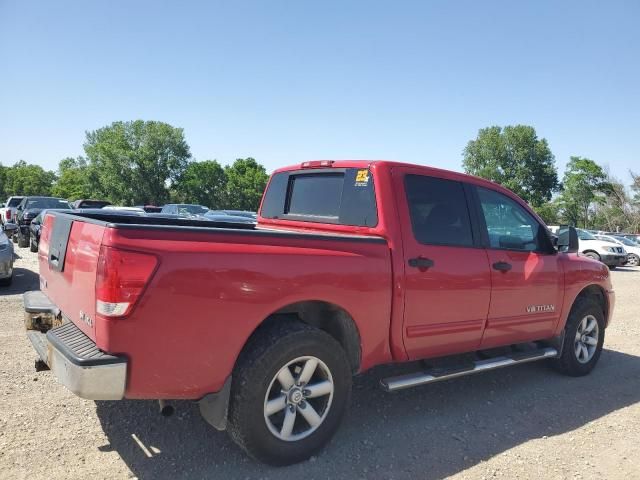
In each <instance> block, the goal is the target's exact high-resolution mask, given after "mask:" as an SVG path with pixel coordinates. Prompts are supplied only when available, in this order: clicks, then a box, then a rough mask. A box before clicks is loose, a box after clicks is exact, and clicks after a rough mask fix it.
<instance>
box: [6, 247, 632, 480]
mask: <svg viewBox="0 0 640 480" xmlns="http://www.w3.org/2000/svg"><path fill="white" fill-rule="evenodd" d="M18 253H19V255H20V256H21V258H19V259H18V260H17V262H16V271H15V279H14V284H13V286H12V287H11V288H9V289H6V288H5V289H2V290H0V407H1V411H2V415H1V416H0V478H10V479H18V478H25V479H26V478H28V479H40V478H42V479H45V478H46V479H51V478H56V479H57V478H83V479H85V478H91V479H99V478H109V479H118V478H134V477H138V478H141V479H151V478H153V479H160V478H213V479H236V478H238V479H245V478H263V479H268V478H272V479H275V478H283V477H284V478H304V479H305V480H309V479H316V478H317V479H337V478H348V479H352V478H397V479H401V478H407V479H408V478H424V479H426V478H445V477H452V478H457V479H484V478H487V479H488V478H494V477H498V478H505V479H516V478H518V479H528V478H531V479H541V478H544V479H555V478H558V479H563V478H571V479H573V478H580V479H589V478H593V479H604V478H607V479H618V478H620V479H625V480H631V479H638V478H640V342H639V341H638V339H639V338H640V325H639V324H638V322H639V320H640V269H631V268H625V269H620V270H618V271H615V272H613V274H612V275H613V283H614V287H615V289H616V292H617V302H618V303H617V307H616V313H615V317H614V322H613V325H612V326H611V327H610V328H609V329H608V330H607V338H606V341H605V351H604V352H603V355H602V357H601V360H600V364H599V365H598V368H596V370H595V371H594V372H593V373H592V374H591V375H590V376H588V377H585V378H567V377H563V376H560V375H558V374H556V373H555V372H554V371H552V370H550V369H548V368H546V366H545V365H542V364H530V365H523V366H518V367H513V368H511V369H504V370H500V371H494V372H489V373H486V374H483V375H478V376H474V377H467V378H463V379H459V380H452V381H449V382H443V383H441V384H435V385H432V386H425V387H422V388H417V389H413V390H408V391H404V392H401V393H396V394H387V393H384V392H383V391H381V390H380V389H379V388H378V385H377V383H378V380H379V378H380V377H382V376H384V374H385V370H388V368H387V367H385V368H380V369H376V370H374V371H372V372H369V373H367V374H366V375H362V376H360V377H359V378H357V379H356V381H355V391H354V401H353V404H352V408H351V411H350V413H349V414H348V417H347V418H346V420H345V422H344V424H343V426H342V428H341V430H340V431H339V432H338V434H337V435H336V437H335V438H334V440H333V441H332V442H331V444H330V445H329V447H328V448H327V449H325V451H324V452H323V453H322V454H321V455H320V456H318V457H317V458H313V459H311V460H310V461H308V462H306V463H304V464H300V465H296V466H293V467H289V468H285V469H274V468H269V467H265V466H263V465H260V464H257V463H255V462H253V461H251V460H249V459H247V458H246V457H245V456H244V455H243V454H242V453H241V452H240V451H239V450H238V449H237V448H236V447H235V446H234V445H233V444H232V443H231V442H230V441H229V440H228V438H227V436H226V435H225V434H224V433H220V432H217V431H215V430H213V429H212V428H209V427H208V426H207V425H206V424H205V423H204V421H203V420H201V418H200V415H199V413H198V409H197V408H196V406H195V405H193V404H192V403H189V402H179V403H177V404H176V407H177V413H176V415H174V416H173V417H170V418H164V417H161V416H160V415H159V414H158V409H157V404H156V403H155V402H151V401H149V402H142V401H137V402H136V401H122V402H92V401H88V400H82V399H79V398H77V397H75V396H73V395H72V394H71V393H69V392H67V391H66V390H65V389H64V388H63V387H61V386H60V385H58V384H57V383H56V381H55V378H54V377H53V375H52V374H51V373H50V372H41V373H36V372H35V370H34V368H33V361H34V359H35V353H34V351H33V350H32V348H31V345H30V344H29V342H28V340H27V339H26V336H25V333H24V330H23V326H22V317H23V312H22V307H21V305H22V299H21V294H22V292H24V291H26V290H30V289H35V288H38V277H37V274H36V273H35V272H36V271H37V267H36V261H35V254H32V253H30V252H28V251H27V250H26V249H19V250H18Z"/></svg>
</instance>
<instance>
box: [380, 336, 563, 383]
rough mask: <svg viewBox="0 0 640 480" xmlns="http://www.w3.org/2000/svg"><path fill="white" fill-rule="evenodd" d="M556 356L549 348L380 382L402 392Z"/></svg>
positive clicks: (556, 353) (385, 379) (400, 376)
mask: <svg viewBox="0 0 640 480" xmlns="http://www.w3.org/2000/svg"><path fill="white" fill-rule="evenodd" d="M557 356H558V350H556V349H555V348H551V347H545V348H541V349H537V350H533V351H529V352H518V353H514V354H512V355H505V356H500V357H494V358H488V359H486V360H476V361H475V362H473V363H472V364H470V365H469V367H466V368H462V369H460V368H458V369H450V370H444V371H442V370H441V371H435V370H434V371H432V372H431V373H429V371H425V372H415V373H408V374H406V375H399V376H397V377H389V378H383V379H382V380H380V383H381V384H382V388H384V389H385V390H386V391H387V392H394V391H396V390H403V389H405V388H411V387H416V386H418V385H424V384H427V383H434V382H439V381H441V380H449V379H451V378H458V377H464V376H466V375H472V374H474V373H480V372H486V371H487V370H494V369H496V368H502V367H508V366H510V365H519V364H521V363H528V362H535V361H536V360H543V359H545V358H553V357H557Z"/></svg>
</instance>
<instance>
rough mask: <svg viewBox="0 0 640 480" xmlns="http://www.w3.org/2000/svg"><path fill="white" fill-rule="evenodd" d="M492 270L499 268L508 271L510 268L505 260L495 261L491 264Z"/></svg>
mask: <svg viewBox="0 0 640 480" xmlns="http://www.w3.org/2000/svg"><path fill="white" fill-rule="evenodd" d="M493 268H494V270H499V271H501V272H508V271H509V270H511V264H510V263H507V262H496V263H494V264H493Z"/></svg>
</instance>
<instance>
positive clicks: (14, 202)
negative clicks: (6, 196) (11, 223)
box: [7, 197, 22, 207]
mask: <svg viewBox="0 0 640 480" xmlns="http://www.w3.org/2000/svg"><path fill="white" fill-rule="evenodd" d="M21 201H22V197H13V198H12V199H11V200H9V204H8V205H7V207H17V206H18V205H19V204H20V202H21Z"/></svg>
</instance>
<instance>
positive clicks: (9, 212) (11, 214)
mask: <svg viewBox="0 0 640 480" xmlns="http://www.w3.org/2000/svg"><path fill="white" fill-rule="evenodd" d="M23 198H24V197H9V198H8V199H7V201H6V203H5V204H4V207H3V208H0V223H1V224H3V225H4V224H5V223H7V222H14V223H15V219H16V213H17V211H18V210H17V207H18V205H20V202H21V201H22V199H23Z"/></svg>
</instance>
